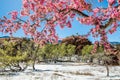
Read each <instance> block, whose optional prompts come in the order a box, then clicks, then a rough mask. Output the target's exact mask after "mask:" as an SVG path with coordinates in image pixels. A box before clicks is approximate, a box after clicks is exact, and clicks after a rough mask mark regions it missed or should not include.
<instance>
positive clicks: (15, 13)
mask: <svg viewBox="0 0 120 80" xmlns="http://www.w3.org/2000/svg"><path fill="white" fill-rule="evenodd" d="M10 14H11V17H12V19H13V20H16V19H17V15H18V12H17V11H13V12H11V13H10Z"/></svg>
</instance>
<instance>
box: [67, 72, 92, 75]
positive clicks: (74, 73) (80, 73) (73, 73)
mask: <svg viewBox="0 0 120 80" xmlns="http://www.w3.org/2000/svg"><path fill="white" fill-rule="evenodd" d="M69 73H70V74H72V75H88V76H93V74H92V73H89V72H79V71H76V72H69Z"/></svg>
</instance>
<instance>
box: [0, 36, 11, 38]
mask: <svg viewBox="0 0 120 80" xmlns="http://www.w3.org/2000/svg"><path fill="white" fill-rule="evenodd" d="M0 38H10V37H9V36H2V37H0Z"/></svg>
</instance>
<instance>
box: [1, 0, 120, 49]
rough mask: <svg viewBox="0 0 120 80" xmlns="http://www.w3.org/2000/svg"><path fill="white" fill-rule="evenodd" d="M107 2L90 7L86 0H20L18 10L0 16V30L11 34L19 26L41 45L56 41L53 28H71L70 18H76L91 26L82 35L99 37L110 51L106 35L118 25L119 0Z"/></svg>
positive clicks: (119, 18) (56, 37)
mask: <svg viewBox="0 0 120 80" xmlns="http://www.w3.org/2000/svg"><path fill="white" fill-rule="evenodd" d="M102 1H104V0H98V2H102ZM107 1H108V7H103V8H101V7H99V6H97V7H95V8H93V5H92V4H91V3H90V2H89V0H22V9H21V11H20V12H17V11H13V12H10V13H9V14H10V15H11V18H9V19H8V18H7V17H5V16H4V17H3V18H1V19H0V31H1V32H4V33H9V34H11V35H12V33H14V32H16V31H17V30H19V29H23V31H24V33H25V34H26V35H31V36H32V37H33V38H34V41H35V42H37V43H39V44H42V45H43V44H45V43H46V42H48V41H50V42H57V41H58V36H57V35H56V30H55V28H56V27H58V26H60V27H61V28H64V27H65V26H67V27H68V28H71V27H72V25H71V23H72V21H73V20H75V19H77V20H78V21H79V22H80V23H81V24H85V25H91V26H94V27H93V28H91V30H90V32H88V34H86V37H87V36H89V35H90V34H92V35H93V37H100V41H99V44H101V45H104V49H105V50H108V51H111V50H112V49H111V47H110V44H109V42H108V38H107V34H112V33H114V32H115V31H116V29H117V28H118V26H119V23H118V22H119V21H120V6H119V5H120V0H107ZM97 44H98V42H95V46H94V51H95V50H96V47H97V46H96V45H97Z"/></svg>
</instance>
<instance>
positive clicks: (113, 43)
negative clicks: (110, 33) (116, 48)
mask: <svg viewBox="0 0 120 80" xmlns="http://www.w3.org/2000/svg"><path fill="white" fill-rule="evenodd" d="M110 44H111V45H119V44H120V42H110Z"/></svg>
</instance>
